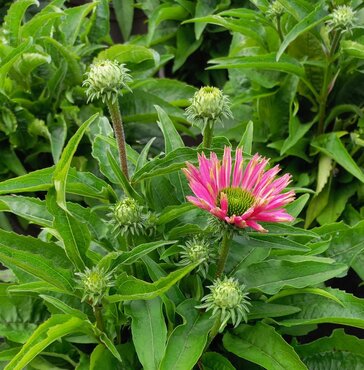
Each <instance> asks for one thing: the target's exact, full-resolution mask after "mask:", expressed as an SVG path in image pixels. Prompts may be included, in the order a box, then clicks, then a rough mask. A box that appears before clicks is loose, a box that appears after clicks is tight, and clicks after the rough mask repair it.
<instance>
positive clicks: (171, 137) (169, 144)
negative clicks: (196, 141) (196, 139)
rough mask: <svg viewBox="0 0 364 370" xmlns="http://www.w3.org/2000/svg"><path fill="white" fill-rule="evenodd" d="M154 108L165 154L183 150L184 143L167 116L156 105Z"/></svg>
mask: <svg viewBox="0 0 364 370" xmlns="http://www.w3.org/2000/svg"><path fill="white" fill-rule="evenodd" d="M154 107H155V109H156V110H157V112H158V119H159V121H157V124H158V126H159V128H160V129H161V131H162V132H163V136H164V147H165V149H164V150H165V153H166V154H168V153H170V152H171V151H173V150H175V149H178V148H183V147H184V143H183V141H182V139H181V136H180V135H179V133H178V132H177V130H176V128H175V127H174V125H173V122H172V121H171V119H170V118H169V117H168V114H167V113H166V112H165V111H164V110H163V109H162V108H161V107H159V106H158V105H155V106H154Z"/></svg>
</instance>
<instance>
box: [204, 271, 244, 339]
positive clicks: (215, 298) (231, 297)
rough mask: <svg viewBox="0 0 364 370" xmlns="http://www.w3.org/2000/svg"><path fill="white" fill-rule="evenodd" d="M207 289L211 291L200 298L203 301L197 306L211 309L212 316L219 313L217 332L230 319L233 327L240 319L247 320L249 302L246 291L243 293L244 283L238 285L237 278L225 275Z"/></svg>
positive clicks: (222, 328)
mask: <svg viewBox="0 0 364 370" xmlns="http://www.w3.org/2000/svg"><path fill="white" fill-rule="evenodd" d="M209 289H210V291H211V293H210V294H208V295H206V296H205V297H203V298H202V302H204V303H203V304H202V305H200V306H197V308H206V311H209V310H212V317H214V316H216V315H220V321H221V325H220V328H219V332H222V331H223V330H224V328H225V326H226V324H227V322H228V321H229V320H230V319H231V322H232V324H233V325H234V327H237V326H238V325H239V324H240V322H241V321H242V320H244V321H245V322H247V321H248V312H249V308H248V305H250V302H248V299H249V298H248V293H244V289H245V285H239V281H238V280H237V279H234V278H227V277H226V276H225V277H224V279H223V280H221V279H216V280H215V281H214V283H213V285H212V286H209Z"/></svg>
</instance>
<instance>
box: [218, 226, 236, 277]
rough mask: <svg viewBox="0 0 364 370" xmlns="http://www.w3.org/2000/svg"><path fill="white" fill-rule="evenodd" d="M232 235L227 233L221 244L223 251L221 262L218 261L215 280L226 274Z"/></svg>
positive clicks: (220, 257) (221, 252)
mask: <svg viewBox="0 0 364 370" xmlns="http://www.w3.org/2000/svg"><path fill="white" fill-rule="evenodd" d="M231 236H232V234H231V233H230V232H229V231H225V233H224V236H223V238H222V242H221V250H220V255H219V260H218V261H217V270H216V275H215V278H219V277H220V276H221V274H222V273H223V272H224V268H225V263H226V260H227V256H228V254H229V249H230V241H231Z"/></svg>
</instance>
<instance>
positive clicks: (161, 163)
mask: <svg viewBox="0 0 364 370" xmlns="http://www.w3.org/2000/svg"><path fill="white" fill-rule="evenodd" d="M200 151H201V150H200ZM200 151H198V150H197V149H193V148H187V147H185V148H178V149H176V150H173V151H172V152H170V153H168V154H166V155H165V156H164V157H161V158H154V159H153V160H151V161H149V162H148V163H147V164H146V165H145V166H143V167H142V168H141V169H140V170H139V171H136V172H135V173H134V175H133V178H132V182H139V181H141V180H144V179H147V178H151V177H154V176H161V175H165V174H168V173H172V172H175V171H178V170H180V169H181V168H183V167H185V166H186V161H189V162H192V163H196V162H197V154H198V153H199V152H200ZM214 151H215V152H216V153H217V155H218V156H221V155H222V150H221V149H220V150H218V149H214ZM204 152H205V154H206V155H208V153H209V150H206V149H205V150H204Z"/></svg>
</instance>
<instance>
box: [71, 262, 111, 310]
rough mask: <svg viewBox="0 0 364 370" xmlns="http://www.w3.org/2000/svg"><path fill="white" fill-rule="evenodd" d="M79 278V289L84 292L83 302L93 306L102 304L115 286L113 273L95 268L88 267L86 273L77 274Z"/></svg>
mask: <svg viewBox="0 0 364 370" xmlns="http://www.w3.org/2000/svg"><path fill="white" fill-rule="evenodd" d="M76 275H77V276H79V280H78V282H77V283H78V289H80V290H82V302H83V301H87V302H88V303H90V304H91V305H92V306H97V305H98V304H99V303H101V300H102V298H103V297H104V296H105V294H106V293H107V291H108V288H109V287H111V286H113V281H112V273H106V271H104V269H102V268H99V267H98V266H94V267H92V268H91V269H89V268H88V267H86V269H85V271H84V272H77V273H76Z"/></svg>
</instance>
